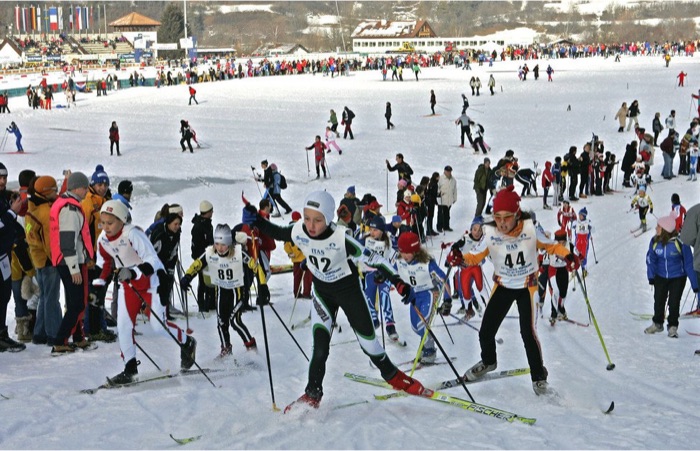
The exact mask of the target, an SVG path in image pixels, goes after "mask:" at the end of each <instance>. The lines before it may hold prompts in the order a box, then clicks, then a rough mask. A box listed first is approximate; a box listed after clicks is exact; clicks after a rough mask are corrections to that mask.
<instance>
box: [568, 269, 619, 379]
mask: <svg viewBox="0 0 700 451" xmlns="http://www.w3.org/2000/svg"><path fill="white" fill-rule="evenodd" d="M575 273H576V279H578V283H579V285H580V286H581V292H582V293H583V299H585V301H586V306H588V314H589V315H590V316H591V319H592V320H593V325H594V326H595V331H596V333H597V334H598V338H599V339H600V344H601V345H602V346H603V352H605V357H606V358H607V359H608V366H607V367H605V369H606V370H608V371H612V370H614V369H615V364H614V363H612V361H611V360H610V354H608V348H606V347H605V341H604V340H603V335H602V334H601V333H600V328H599V327H598V321H596V319H595V315H594V314H593V309H592V308H591V303H590V301H589V300H588V291H587V290H586V281H585V280H582V279H581V276H580V275H579V272H578V270H576V271H575Z"/></svg>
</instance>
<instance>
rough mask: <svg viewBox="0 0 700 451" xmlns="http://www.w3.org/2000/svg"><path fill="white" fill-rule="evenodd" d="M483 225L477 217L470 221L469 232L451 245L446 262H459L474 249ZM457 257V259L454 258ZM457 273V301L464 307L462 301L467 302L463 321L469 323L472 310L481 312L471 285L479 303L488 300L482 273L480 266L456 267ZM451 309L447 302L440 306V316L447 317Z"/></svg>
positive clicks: (481, 237)
mask: <svg viewBox="0 0 700 451" xmlns="http://www.w3.org/2000/svg"><path fill="white" fill-rule="evenodd" d="M483 225H484V218H482V217H481V216H477V217H476V218H474V220H473V221H472V224H471V227H470V228H469V230H468V231H467V232H466V233H465V234H464V236H462V239H460V240H459V241H457V242H456V243H454V244H453V245H452V250H451V251H450V253H449V254H448V255H447V261H448V262H449V261H454V262H459V258H458V257H459V256H461V255H462V254H464V253H466V252H471V251H472V250H474V249H476V248H477V247H478V246H479V244H480V243H481V240H482V239H483V237H484V233H483V229H482V226H483ZM455 256H457V258H455ZM457 268H458V269H457V273H456V274H455V276H454V277H455V288H456V290H455V291H457V293H458V294H459V299H460V301H461V302H462V305H464V301H465V300H467V302H469V306H468V307H467V308H466V311H465V312H464V319H465V320H466V321H469V320H470V319H471V318H473V317H474V315H475V312H474V310H476V311H478V312H481V305H480V304H479V301H478V299H477V298H476V293H475V292H473V291H472V284H474V285H476V289H477V291H478V292H479V297H480V298H481V302H483V303H484V305H486V299H488V293H487V292H486V291H485V290H484V277H483V276H484V273H483V268H482V265H481V264H479V265H476V266H466V267H461V266H457ZM450 307H451V301H450V300H448V301H446V302H444V303H443V305H442V314H443V315H445V316H446V315H449V313H450Z"/></svg>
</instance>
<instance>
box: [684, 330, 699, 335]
mask: <svg viewBox="0 0 700 451" xmlns="http://www.w3.org/2000/svg"><path fill="white" fill-rule="evenodd" d="M685 331H686V333H687V334H688V335H692V336H693V337H700V332H691V331H689V330H688V329H686V330H685Z"/></svg>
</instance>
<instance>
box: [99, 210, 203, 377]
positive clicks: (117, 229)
mask: <svg viewBox="0 0 700 451" xmlns="http://www.w3.org/2000/svg"><path fill="white" fill-rule="evenodd" d="M128 217H129V209H128V208H127V207H126V205H124V204H123V203H122V202H120V201H118V200H108V201H107V202H105V203H104V204H103V205H102V208H101V209H100V224H101V226H102V232H101V233H100V236H99V237H98V239H97V247H98V252H97V266H98V267H101V268H102V272H101V273H100V277H99V278H97V279H95V280H94V281H93V285H95V286H100V285H102V286H104V285H105V281H106V280H107V279H108V277H109V275H110V273H111V272H112V265H114V266H115V267H114V270H115V272H116V273H117V279H118V280H119V282H121V284H122V289H123V293H124V296H119V300H118V307H117V308H118V312H117V330H118V331H119V348H120V349H121V353H122V358H123V359H124V361H125V362H126V365H125V367H124V371H122V372H121V373H119V374H117V375H116V376H115V377H113V378H111V379H109V383H110V384H113V385H121V384H127V383H130V382H133V381H134V379H135V378H136V376H137V374H138V368H137V365H138V362H137V360H136V347H135V345H134V343H135V342H134V325H135V323H136V315H137V314H138V313H139V311H141V310H142V309H146V308H147V309H149V310H150V313H149V314H148V315H149V317H150V315H157V316H158V318H160V321H157V320H156V321H153V318H150V323H151V328H152V329H153V330H154V331H155V332H159V333H164V334H167V331H166V330H165V329H164V328H163V327H162V326H161V324H159V323H162V324H164V325H165V326H166V327H167V328H168V330H169V331H170V333H171V334H172V335H173V336H174V337H175V338H177V340H178V342H179V343H180V361H181V363H180V366H181V367H182V368H183V369H189V368H191V367H192V365H194V362H195V351H196V349H197V341H196V340H195V339H194V338H192V337H191V336H189V335H185V332H184V331H183V330H182V329H180V328H179V327H178V326H177V324H175V323H171V322H170V321H167V320H166V318H165V307H164V306H163V304H162V303H161V300H160V297H159V296H158V284H159V279H160V273H164V272H165V271H164V269H163V263H161V261H160V259H159V258H158V254H157V253H156V251H155V249H154V248H153V245H152V244H151V242H150V241H149V239H148V237H147V236H146V234H145V233H144V232H143V231H142V230H141V229H140V228H138V227H136V226H134V225H133V224H130V223H127V221H128ZM166 302H167V300H166ZM144 304H145V305H144ZM146 311H148V310H146Z"/></svg>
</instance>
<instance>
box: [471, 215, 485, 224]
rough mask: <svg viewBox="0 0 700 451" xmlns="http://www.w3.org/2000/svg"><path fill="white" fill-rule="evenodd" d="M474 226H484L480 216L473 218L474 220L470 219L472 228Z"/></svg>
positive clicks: (482, 218)
mask: <svg viewBox="0 0 700 451" xmlns="http://www.w3.org/2000/svg"><path fill="white" fill-rule="evenodd" d="M475 225H484V217H483V216H481V215H479V216H475V217H474V219H472V227H474V226H475Z"/></svg>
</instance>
